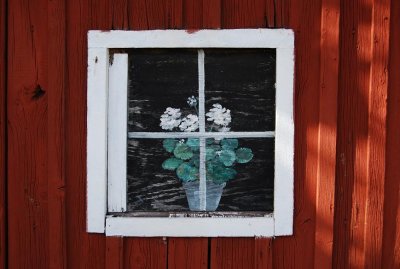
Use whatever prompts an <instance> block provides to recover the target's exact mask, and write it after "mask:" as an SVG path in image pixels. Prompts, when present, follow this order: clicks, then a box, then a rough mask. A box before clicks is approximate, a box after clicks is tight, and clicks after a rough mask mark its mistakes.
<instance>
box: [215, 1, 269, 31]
mask: <svg viewBox="0 0 400 269" xmlns="http://www.w3.org/2000/svg"><path fill="white" fill-rule="evenodd" d="M265 9H266V8H265V1H264V0H253V1H250V0H245V1H243V0H222V28H262V27H265V25H266V24H265V23H266V22H265Z"/></svg>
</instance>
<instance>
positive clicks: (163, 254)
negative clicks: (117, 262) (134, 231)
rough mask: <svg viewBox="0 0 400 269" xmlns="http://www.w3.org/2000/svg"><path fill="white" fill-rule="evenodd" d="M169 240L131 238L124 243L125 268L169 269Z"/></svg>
mask: <svg viewBox="0 0 400 269" xmlns="http://www.w3.org/2000/svg"><path fill="white" fill-rule="evenodd" d="M167 245H168V239H167V238H130V239H129V240H125V242H124V268H131V269H136V268H141V269H142V268H143V269H163V268H167V255H168V254H167V251H168V246H167Z"/></svg>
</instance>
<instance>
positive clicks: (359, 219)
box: [334, 0, 372, 268]
mask: <svg viewBox="0 0 400 269" xmlns="http://www.w3.org/2000/svg"><path fill="white" fill-rule="evenodd" d="M341 15H342V16H341V18H342V19H341V29H340V31H341V36H340V40H341V44H340V47H341V50H342V51H341V56H340V57H341V63H340V69H341V74H340V77H339V81H340V83H339V95H338V96H339V107H338V130H340V132H339V133H338V139H337V141H338V142H337V143H338V145H337V177H336V180H337V182H336V186H337V191H336V199H335V201H336V204H335V217H336V221H335V237H334V240H335V242H334V266H336V267H338V268H349V267H350V266H351V268H364V265H365V248H366V245H365V236H366V235H365V232H366V230H365V228H366V226H365V223H366V214H367V208H366V200H367V193H368V185H369V181H370V177H369V174H368V167H369V165H370V164H369V163H368V156H369V141H368V138H369V130H368V125H369V124H368V123H369V93H370V78H371V72H370V71H371V69H370V68H371V60H372V48H371V44H372V43H371V42H372V40H371V27H372V1H370V0H358V1H346V2H342V7H341Z"/></svg>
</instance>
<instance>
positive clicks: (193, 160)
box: [189, 153, 200, 167]
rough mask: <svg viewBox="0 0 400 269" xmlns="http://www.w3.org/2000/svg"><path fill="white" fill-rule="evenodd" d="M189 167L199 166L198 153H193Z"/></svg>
mask: <svg viewBox="0 0 400 269" xmlns="http://www.w3.org/2000/svg"><path fill="white" fill-rule="evenodd" d="M189 163H190V165H194V166H195V167H199V166H200V156H199V153H197V154H196V153H194V154H193V157H192V159H190V162H189Z"/></svg>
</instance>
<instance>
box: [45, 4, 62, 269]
mask: <svg viewBox="0 0 400 269" xmlns="http://www.w3.org/2000/svg"><path fill="white" fill-rule="evenodd" d="M47 20H48V22H47V26H48V52H47V53H48V57H49V59H51V61H49V62H48V74H47V80H48V91H47V100H48V105H47V106H48V130H47V132H48V149H47V156H48V184H47V186H48V190H47V192H48V200H49V202H48V219H49V231H48V235H49V246H51V247H49V268H60V269H61V268H67V249H66V240H67V238H66V227H65V224H66V219H65V217H66V216H65V214H66V207H65V170H64V168H65V166H64V161H65V156H64V155H65V140H64V139H65V129H64V126H65V125H64V109H65V105H64V102H65V99H64V95H65V89H66V65H65V63H66V46H65V30H66V28H65V3H64V1H63V0H54V1H50V2H49V4H48V17H47Z"/></svg>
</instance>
